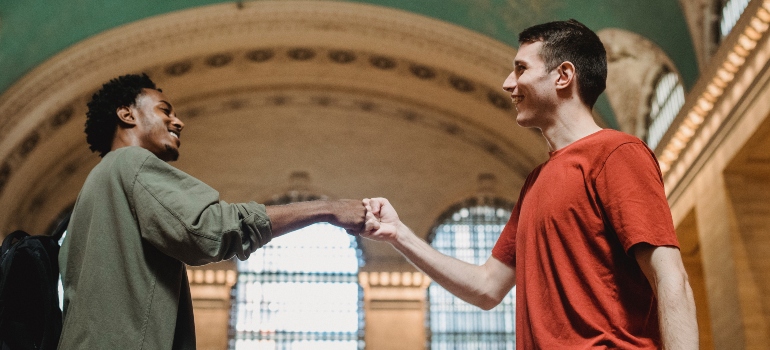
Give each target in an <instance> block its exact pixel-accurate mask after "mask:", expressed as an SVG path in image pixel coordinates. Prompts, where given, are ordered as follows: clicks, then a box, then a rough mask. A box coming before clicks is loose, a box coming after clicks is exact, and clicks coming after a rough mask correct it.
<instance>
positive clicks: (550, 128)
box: [540, 103, 602, 152]
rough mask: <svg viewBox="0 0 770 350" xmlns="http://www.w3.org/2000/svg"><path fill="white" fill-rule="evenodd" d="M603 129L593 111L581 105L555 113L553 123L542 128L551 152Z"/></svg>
mask: <svg viewBox="0 0 770 350" xmlns="http://www.w3.org/2000/svg"><path fill="white" fill-rule="evenodd" d="M601 129H602V128H601V127H599V125H597V124H596V122H595V121H594V117H593V114H592V113H591V109H590V108H588V106H586V105H584V104H582V103H579V104H577V105H572V106H569V105H567V106H563V107H562V108H559V109H558V110H557V111H556V113H554V118H553V120H552V123H551V124H549V125H547V126H545V127H543V128H541V129H540V131H541V132H542V133H543V137H545V140H546V141H547V142H548V148H549V150H550V151H552V152H553V151H558V150H560V149H562V148H564V147H566V146H569V145H570V144H572V143H573V142H575V141H577V140H580V139H582V138H584V137H586V136H588V135H591V134H593V133H595V132H597V131H599V130H601Z"/></svg>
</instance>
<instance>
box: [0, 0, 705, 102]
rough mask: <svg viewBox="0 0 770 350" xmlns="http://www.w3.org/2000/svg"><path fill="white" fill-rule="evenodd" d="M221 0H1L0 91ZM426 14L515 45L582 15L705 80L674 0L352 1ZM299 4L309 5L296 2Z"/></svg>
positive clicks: (686, 73)
mask: <svg viewBox="0 0 770 350" xmlns="http://www.w3.org/2000/svg"><path fill="white" fill-rule="evenodd" d="M250 2H262V1H259V0H257V1H238V2H227V1H217V0H186V1H161V2H158V1H151V0H133V1H120V0H106V1H104V0H80V1H77V2H71V1H13V0H11V1H3V2H2V3H0V17H1V18H2V19H3V20H2V26H3V27H2V28H0V30H2V35H0V67H3V69H4V71H3V74H2V75H0V91H2V90H5V89H6V88H8V87H9V86H10V85H11V84H12V83H14V82H15V81H17V80H18V79H19V78H20V77H21V76H22V75H23V74H25V73H27V72H29V71H30V70H31V69H32V68H34V67H35V66H37V65H39V64H40V63H42V62H44V61H45V60H46V59H48V58H50V57H52V56H53V55H55V54H56V53H58V52H61V51H62V50H64V49H66V48H67V47H70V46H71V45H73V44H76V43H77V42H79V41H81V40H83V39H86V38H88V37H91V36H94V35H97V34H99V33H101V32H104V31H106V30H109V29H112V28H115V27H118V26H121V25H126V24H129V23H132V22H135V21H138V20H141V19H145V18H150V17H153V16H158V15H163V14H167V13H171V12H174V11H179V10H184V9H190V8H195V7H199V6H204V5H210V4H216V3H229V4H230V5H231V6H233V7H236V6H244V4H246V5H247V4H249V3H250ZM351 2H358V3H367V4H373V5H380V6H384V7H388V8H393V9H399V10H404V11H408V12H412V13H417V14H421V15H424V16H427V17H431V18H434V19H439V20H442V21H446V22H448V23H453V24H455V25H459V26H462V27H465V28H467V29H470V30H473V31H476V32H478V33H481V34H484V35H486V36H488V37H490V38H494V39H496V40H499V41H501V42H503V43H505V44H508V45H510V46H512V47H515V46H517V45H516V33H518V32H519V31H521V30H522V29H524V28H526V27H528V26H530V25H533V24H537V23H541V22H546V21H551V20H559V19H567V18H575V19H577V20H580V21H582V22H584V23H585V24H586V25H588V26H589V27H590V28H592V29H594V30H597V31H598V30H601V29H605V28H618V29H623V30H627V31H630V32H634V33H637V34H639V35H641V36H644V37H646V38H648V39H649V40H651V41H652V42H654V43H656V44H657V45H659V46H660V47H661V48H662V49H663V51H665V52H666V54H667V55H669V56H670V57H671V58H672V59H673V61H674V62H675V63H676V66H677V67H678V69H679V70H680V72H681V73H682V76H683V78H684V81H685V83H686V84H687V85H688V86H689V85H691V84H692V83H694V81H695V79H696V78H697V72H698V70H697V63H696V58H695V54H694V50H693V44H692V39H691V37H690V35H689V34H688V33H689V32H688V29H687V24H686V22H685V17H684V15H683V14H682V10H681V8H680V7H679V3H678V2H677V1H672V0H647V1H635V0H585V1H567V0H420V1H409V0H368V1H360V0H359V1H351ZM295 6H296V7H297V8H301V7H303V6H307V5H306V3H303V2H295Z"/></svg>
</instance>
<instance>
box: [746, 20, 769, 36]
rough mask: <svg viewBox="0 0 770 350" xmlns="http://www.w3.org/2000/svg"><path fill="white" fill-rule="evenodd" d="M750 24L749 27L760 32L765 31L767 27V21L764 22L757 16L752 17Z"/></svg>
mask: <svg viewBox="0 0 770 350" xmlns="http://www.w3.org/2000/svg"><path fill="white" fill-rule="evenodd" d="M750 24H751V28H754V29H755V30H756V31H758V32H760V33H764V32H766V31H767V27H768V24H767V22H764V21H762V20H761V19H759V18H757V17H754V18H752V19H751V23H750Z"/></svg>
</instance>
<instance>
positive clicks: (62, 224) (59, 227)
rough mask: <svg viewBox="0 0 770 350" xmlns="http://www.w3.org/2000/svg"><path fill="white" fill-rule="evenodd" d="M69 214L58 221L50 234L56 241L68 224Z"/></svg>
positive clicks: (62, 234)
mask: <svg viewBox="0 0 770 350" xmlns="http://www.w3.org/2000/svg"><path fill="white" fill-rule="evenodd" d="M70 217H71V216H70V215H67V217H65V218H64V220H62V221H60V222H59V224H58V225H56V229H55V230H54V231H53V233H52V234H51V236H52V237H53V238H55V239H56V241H57V242H58V241H59V240H60V239H61V237H62V236H64V232H65V231H67V226H69V224H70Z"/></svg>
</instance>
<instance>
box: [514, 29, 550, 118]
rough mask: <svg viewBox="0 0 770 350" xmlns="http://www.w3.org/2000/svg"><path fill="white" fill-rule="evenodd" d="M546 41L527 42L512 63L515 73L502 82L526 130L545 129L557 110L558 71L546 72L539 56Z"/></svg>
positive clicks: (520, 48) (517, 116)
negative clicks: (533, 128) (529, 128)
mask: <svg viewBox="0 0 770 350" xmlns="http://www.w3.org/2000/svg"><path fill="white" fill-rule="evenodd" d="M542 46H543V42H541V41H536V42H531V43H524V44H522V45H521V47H519V51H518V52H517V53H516V58H515V59H514V61H513V72H511V74H510V75H509V76H508V78H507V79H506V80H505V83H503V90H505V91H507V92H509V93H510V94H511V100H512V101H513V104H514V106H516V111H518V114H517V115H516V122H517V123H518V124H519V125H521V126H523V127H539V128H542V127H543V126H545V124H546V123H548V119H547V118H548V117H549V116H550V114H551V113H553V112H554V110H555V105H556V101H557V99H556V84H555V83H556V81H557V80H558V78H559V74H558V72H556V70H552V71H550V72H547V71H546V67H545V62H544V61H543V59H542V58H541V57H540V49H541V47H542Z"/></svg>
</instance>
